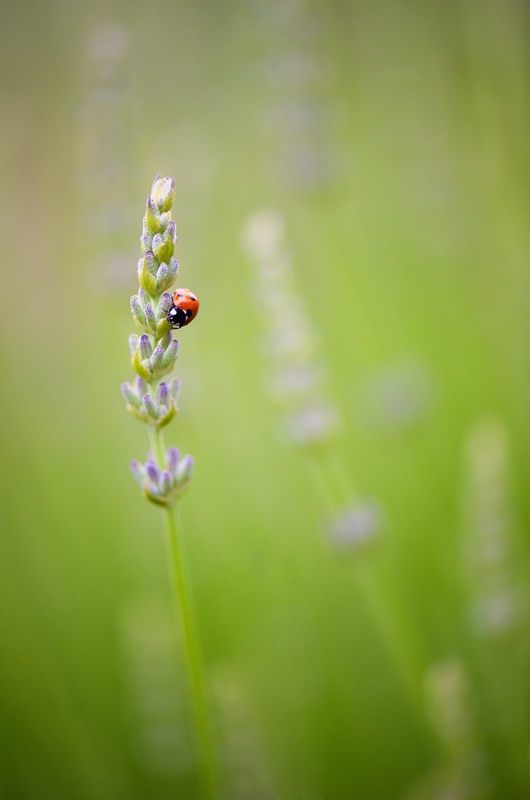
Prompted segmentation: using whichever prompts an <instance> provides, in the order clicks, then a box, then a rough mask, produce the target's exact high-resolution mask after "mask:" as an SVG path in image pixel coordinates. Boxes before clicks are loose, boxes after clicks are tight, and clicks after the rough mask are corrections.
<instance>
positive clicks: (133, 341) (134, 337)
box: [129, 333, 138, 358]
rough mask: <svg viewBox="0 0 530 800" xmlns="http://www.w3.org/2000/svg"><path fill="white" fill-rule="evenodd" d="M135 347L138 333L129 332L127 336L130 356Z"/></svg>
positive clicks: (133, 352) (132, 354)
mask: <svg viewBox="0 0 530 800" xmlns="http://www.w3.org/2000/svg"><path fill="white" fill-rule="evenodd" d="M137 347H138V334H137V333H131V335H130V336H129V352H130V354H131V358H132V357H133V356H134V354H135V353H136V348H137Z"/></svg>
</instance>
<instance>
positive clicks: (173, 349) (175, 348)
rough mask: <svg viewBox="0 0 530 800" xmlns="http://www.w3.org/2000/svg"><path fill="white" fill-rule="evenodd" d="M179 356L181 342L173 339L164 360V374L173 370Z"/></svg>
mask: <svg viewBox="0 0 530 800" xmlns="http://www.w3.org/2000/svg"><path fill="white" fill-rule="evenodd" d="M178 354H179V341H178V339H172V340H171V342H170V343H169V344H168V346H167V349H166V351H165V353H164V355H163V358H162V365H161V366H162V368H163V370H164V372H169V370H171V369H172V368H173V364H174V363H175V361H176V360H177V356H178Z"/></svg>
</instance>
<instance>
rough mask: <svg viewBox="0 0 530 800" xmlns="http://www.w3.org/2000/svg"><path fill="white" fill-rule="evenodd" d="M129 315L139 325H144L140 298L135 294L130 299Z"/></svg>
mask: <svg viewBox="0 0 530 800" xmlns="http://www.w3.org/2000/svg"><path fill="white" fill-rule="evenodd" d="M131 313H132V315H133V317H134V318H135V320H136V321H137V322H138V323H139V324H140V325H142V326H144V325H145V313H144V309H143V308H142V304H141V302H140V298H139V297H138V296H137V295H135V294H134V295H133V296H132V297H131Z"/></svg>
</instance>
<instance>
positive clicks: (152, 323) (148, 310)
mask: <svg viewBox="0 0 530 800" xmlns="http://www.w3.org/2000/svg"><path fill="white" fill-rule="evenodd" d="M144 311H145V319H146V321H147V324H148V325H149V328H150V329H151V330H152V331H153V332H154V331H156V319H155V312H154V311H153V304H152V303H146V304H145V308H144Z"/></svg>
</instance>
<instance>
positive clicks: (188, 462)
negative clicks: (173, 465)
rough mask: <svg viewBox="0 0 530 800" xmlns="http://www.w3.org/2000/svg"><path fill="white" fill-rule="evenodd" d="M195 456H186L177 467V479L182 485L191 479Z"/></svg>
mask: <svg viewBox="0 0 530 800" xmlns="http://www.w3.org/2000/svg"><path fill="white" fill-rule="evenodd" d="M193 464H194V462H193V457H192V456H184V458H183V459H182V460H181V462H180V464H179V465H178V467H177V473H176V481H177V483H178V484H179V486H181V485H182V484H184V483H189V481H190V480H191V475H192V473H193Z"/></svg>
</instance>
